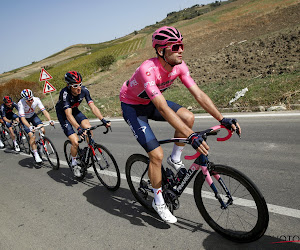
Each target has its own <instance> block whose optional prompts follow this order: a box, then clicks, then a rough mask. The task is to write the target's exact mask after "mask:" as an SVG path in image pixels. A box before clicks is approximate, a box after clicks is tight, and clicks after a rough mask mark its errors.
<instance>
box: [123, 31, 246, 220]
mask: <svg viewBox="0 0 300 250" xmlns="http://www.w3.org/2000/svg"><path fill="white" fill-rule="evenodd" d="M182 39H183V37H182V35H181V33H180V32H179V31H178V30H177V29H176V28H174V27H168V26H164V27H161V28H159V29H158V30H156V31H155V32H154V33H153V35H152V46H153V48H155V51H156V54H157V57H156V58H152V59H149V60H146V61H145V62H143V63H142V65H141V66H140V67H139V68H138V69H137V70H136V71H135V73H134V74H133V75H132V77H131V78H130V79H129V80H128V81H126V82H125V83H124V84H123V86H122V88H121V91H120V101H121V107H122V111H123V117H124V119H125V121H126V122H127V124H128V125H129V126H130V128H131V130H132V132H133V134H134V136H135V138H136V139H137V141H138V142H139V143H140V144H141V146H142V147H143V148H144V149H145V150H146V152H147V153H148V156H149V159H150V163H149V171H148V174H149V178H150V181H151V185H152V187H153V191H154V200H153V202H152V206H153V208H154V209H155V210H156V212H157V213H158V214H159V216H160V217H161V218H162V219H163V220H164V221H166V222H169V223H175V222H176V221H177V219H176V217H175V216H174V215H172V213H171V212H170V211H169V209H168V208H167V206H166V205H165V202H164V199H163V196H162V190H161V181H162V177H161V164H162V160H163V150H162V148H161V146H160V145H159V143H158V141H157V139H156V137H155V135H154V133H153V131H152V130H151V127H150V126H149V123H148V119H152V120H157V121H167V122H169V123H170V124H171V126H172V127H174V128H175V134H174V137H179V138H188V140H189V141H190V143H191V145H192V146H193V148H194V149H196V150H197V151H198V152H200V153H202V154H205V155H207V153H208V150H209V147H208V145H207V144H206V143H205V141H203V138H202V137H201V136H199V135H197V134H196V133H194V131H193V130H192V127H193V124H194V119H195V118H194V115H193V113H192V112H190V111H188V110H187V109H185V108H183V107H182V106H180V105H179V104H177V103H175V102H172V101H169V100H166V99H165V98H164V97H163V95H162V92H163V91H165V90H166V89H167V88H169V86H170V85H171V84H172V83H173V82H174V80H175V79H176V78H177V77H179V78H180V80H181V81H182V83H183V84H184V85H185V87H186V88H187V89H188V90H189V91H190V93H191V94H192V96H194V98H195V99H196V101H197V102H198V103H199V104H200V105H201V106H202V107H203V108H204V109H205V110H206V111H207V112H208V113H209V114H211V115H212V116H213V117H214V118H215V119H216V120H218V121H219V122H220V123H221V124H222V125H224V126H226V127H227V128H229V129H231V130H232V131H235V130H236V129H238V130H239V131H240V132H241V128H240V126H239V124H238V123H237V120H236V119H231V118H224V117H223V115H222V114H221V113H220V112H219V111H218V109H217V108H216V107H215V105H214V104H213V102H212V100H211V99H210V98H209V97H208V96H207V95H206V94H205V93H204V92H203V91H202V90H201V89H200V88H199V87H198V86H197V84H196V83H195V82H194V80H193V79H192V77H191V76H190V74H189V70H188V67H187V66H186V64H185V62H184V61H183V60H182V53H183V48H184V47H183V43H182ZM183 147H184V144H181V143H175V144H174V147H173V151H172V154H171V155H170V156H169V157H168V159H167V162H168V164H170V165H171V166H172V167H173V168H175V169H176V170H177V171H179V169H180V168H184V165H183V163H182V161H181V160H180V159H181V153H182V150H183Z"/></svg>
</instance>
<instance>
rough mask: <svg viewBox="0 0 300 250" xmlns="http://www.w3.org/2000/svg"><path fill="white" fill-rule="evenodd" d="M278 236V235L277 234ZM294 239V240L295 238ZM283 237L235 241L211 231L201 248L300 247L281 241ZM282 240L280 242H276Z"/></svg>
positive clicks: (271, 248)
mask: <svg viewBox="0 0 300 250" xmlns="http://www.w3.org/2000/svg"><path fill="white" fill-rule="evenodd" d="M279 237H280V236H279ZM297 239H298V238H297ZM297 239H296V240H297ZM283 240H284V239H280V238H277V237H272V236H268V235H265V236H263V237H261V238H260V239H259V240H257V241H254V242H251V243H236V242H232V241H229V240H227V239H225V238H223V237H222V236H220V235H218V234H217V233H213V234H211V235H209V236H208V237H207V238H206V239H205V240H204V241H203V248H204V249H230V250H231V249H243V250H244V249H249V250H252V249H263V250H265V249H270V250H273V249H276V250H277V249H282V250H285V249H289V250H291V249H300V244H299V243H298V244H297V243H293V242H283ZM277 242H282V243H277Z"/></svg>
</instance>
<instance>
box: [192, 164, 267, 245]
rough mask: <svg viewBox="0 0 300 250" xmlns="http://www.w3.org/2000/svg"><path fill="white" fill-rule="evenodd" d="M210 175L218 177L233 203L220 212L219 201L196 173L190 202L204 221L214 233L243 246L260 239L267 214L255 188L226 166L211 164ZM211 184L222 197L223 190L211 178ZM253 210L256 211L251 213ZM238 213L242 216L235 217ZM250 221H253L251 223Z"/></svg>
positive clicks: (202, 177)
mask: <svg viewBox="0 0 300 250" xmlns="http://www.w3.org/2000/svg"><path fill="white" fill-rule="evenodd" d="M210 172H211V174H212V173H214V174H215V173H218V174H219V175H220V176H221V178H222V180H223V181H224V183H225V185H226V186H227V188H228V190H229V191H230V193H231V195H232V198H233V202H232V203H233V204H232V205H229V206H228V207H227V208H226V209H221V205H220V203H219V201H218V200H217V199H216V198H215V195H214V193H213V192H212V190H211V188H210V187H209V185H208V184H207V182H206V181H205V176H204V175H203V173H202V172H200V173H199V174H198V175H197V177H196V179H195V182H194V199H195V202H196V205H197V207H198V210H199V211H200V213H201V215H202V216H203V218H204V220H205V221H206V222H207V223H208V225H209V226H210V227H211V228H212V229H214V230H215V231H216V232H217V233H219V234H220V235H222V236H223V237H225V238H227V239H229V240H231V241H235V242H240V243H246V242H252V241H255V240H257V239H259V238H260V237H262V236H263V235H264V233H265V231H266V230H267V227H268V223H269V212H268V208H267V204H266V201H265V199H264V197H263V196H262V194H261V193H260V191H259V190H258V188H257V187H256V185H255V184H254V183H253V182H252V181H251V180H250V179H249V178H248V177H247V176H245V175H244V174H243V173H241V172H240V171H238V170H236V169H234V168H232V167H229V166H224V165H215V166H213V167H212V169H211V171H210ZM214 184H215V186H216V188H217V190H218V192H219V193H220V194H221V196H222V197H226V194H225V192H224V190H223V188H222V187H221V185H219V182H218V181H215V179H214ZM247 192H248V194H247V195H246V194H245V193H247ZM222 194H223V195H224V196H223V195H222ZM249 198H251V199H252V201H249ZM225 199H226V198H223V200H225ZM255 207H256V209H257V211H256V212H254V210H253V209H254V208H255ZM231 212H232V213H231ZM230 213H231V214H230ZM240 213H244V214H243V215H240V216H238V214H240ZM234 216H237V218H234ZM255 216H257V217H255ZM250 220H251V221H252V220H253V224H251V223H250Z"/></svg>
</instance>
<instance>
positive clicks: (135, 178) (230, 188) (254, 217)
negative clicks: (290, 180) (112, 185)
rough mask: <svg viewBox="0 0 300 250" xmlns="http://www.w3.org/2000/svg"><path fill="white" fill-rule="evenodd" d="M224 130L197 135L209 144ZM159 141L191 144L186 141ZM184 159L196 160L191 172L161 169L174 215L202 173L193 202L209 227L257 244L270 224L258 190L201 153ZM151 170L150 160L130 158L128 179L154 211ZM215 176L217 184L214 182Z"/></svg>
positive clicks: (141, 200)
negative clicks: (180, 199)
mask: <svg viewBox="0 0 300 250" xmlns="http://www.w3.org/2000/svg"><path fill="white" fill-rule="evenodd" d="M221 128H225V127H224V126H222V125H218V126H214V127H211V128H209V129H207V130H204V131H201V132H197V133H198V134H200V135H202V137H203V139H204V140H205V141H206V140H207V137H208V136H211V135H217V133H218V132H219V131H220V129H221ZM227 131H228V135H227V136H226V137H224V138H217V141H225V140H228V139H229V138H230V137H231V136H232V133H231V131H230V130H227ZM159 142H160V144H166V143H171V142H181V143H185V144H189V142H188V141H187V139H185V138H172V139H167V140H161V141H159ZM185 159H187V160H193V159H195V161H194V163H193V164H192V165H191V167H190V168H189V169H188V170H186V169H181V170H180V171H179V172H178V173H177V174H176V175H175V174H174V173H173V171H172V170H171V169H169V168H164V167H163V166H162V168H161V169H162V190H163V197H164V199H165V202H166V204H167V206H168V208H169V210H170V211H171V212H172V213H173V212H174V210H177V209H178V208H179V207H180V203H179V197H180V195H181V194H182V193H183V191H184V190H185V188H186V187H187V185H188V184H189V183H190V181H191V180H192V179H193V177H194V176H195V175H196V174H197V172H198V171H199V170H200V172H199V173H198V174H197V176H196V178H195V180H194V185H193V193H194V200H195V202H196V205H197V208H198V210H199V212H200V214H201V215H202V217H203V218H204V220H205V221H206V222H207V223H208V225H209V226H210V227H211V228H212V229H214V230H215V231H216V232H217V233H219V234H220V235H222V236H223V237H225V238H227V239H229V240H232V241H236V242H241V243H244V242H251V241H255V240H257V239H259V238H260V237H262V236H263V235H264V233H265V231H266V230H267V227H268V223H269V212H268V208H267V204H266V201H265V199H264V197H263V195H262V194H261V192H260V191H259V189H258V188H257V187H256V185H255V184H254V183H253V182H252V181H251V180H250V179H249V178H248V177H247V176H245V175H244V174H243V173H242V172H240V171H238V170H236V169H234V168H232V167H229V166H225V165H221V164H218V165H217V164H214V163H213V162H210V161H209V159H208V157H207V156H205V155H203V154H200V153H198V152H197V153H196V154H195V155H193V156H185ZM148 167H149V158H148V157H146V156H144V155H141V154H133V155H131V156H130V157H129V158H128V160H127V162H126V167H125V171H126V179H127V182H128V185H129V187H130V190H131V192H132V194H133V196H134V197H135V198H136V200H137V201H138V202H139V203H140V204H141V205H142V206H144V207H145V208H146V209H148V210H151V211H153V212H154V209H153V208H152V206H151V202H152V199H153V190H152V186H151V183H150V180H149V177H148V176H147V171H148ZM212 176H213V177H214V179H215V180H216V181H213V179H212Z"/></svg>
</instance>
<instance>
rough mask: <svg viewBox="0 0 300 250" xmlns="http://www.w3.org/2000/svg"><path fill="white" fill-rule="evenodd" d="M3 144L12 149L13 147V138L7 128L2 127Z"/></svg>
mask: <svg viewBox="0 0 300 250" xmlns="http://www.w3.org/2000/svg"><path fill="white" fill-rule="evenodd" d="M2 133H3V144H4V146H5V148H7V149H12V148H14V146H13V145H14V144H13V140H12V139H11V137H10V134H9V130H8V129H7V128H3V132H2Z"/></svg>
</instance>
